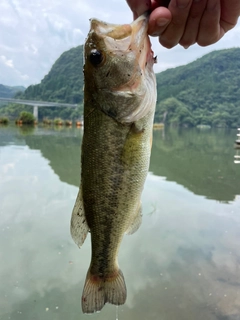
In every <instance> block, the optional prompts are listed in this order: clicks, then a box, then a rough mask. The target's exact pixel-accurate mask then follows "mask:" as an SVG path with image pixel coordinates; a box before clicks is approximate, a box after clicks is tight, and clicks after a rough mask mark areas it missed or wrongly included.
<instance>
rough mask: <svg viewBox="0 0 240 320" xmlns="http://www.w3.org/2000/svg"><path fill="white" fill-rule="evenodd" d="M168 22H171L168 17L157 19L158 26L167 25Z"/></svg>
mask: <svg viewBox="0 0 240 320" xmlns="http://www.w3.org/2000/svg"><path fill="white" fill-rule="evenodd" d="M168 22H169V20H168V19H164V18H158V19H157V20H156V24H157V26H159V27H163V26H165V25H166V24H167V23H168Z"/></svg>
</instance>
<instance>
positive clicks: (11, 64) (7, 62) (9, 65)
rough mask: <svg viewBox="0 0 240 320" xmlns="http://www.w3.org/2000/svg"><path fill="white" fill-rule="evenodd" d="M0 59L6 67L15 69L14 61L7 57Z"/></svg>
mask: <svg viewBox="0 0 240 320" xmlns="http://www.w3.org/2000/svg"><path fill="white" fill-rule="evenodd" d="M0 58H1V60H2V61H3V63H4V64H5V65H6V66H8V67H10V68H13V61H12V60H8V59H7V58H6V57H5V56H0Z"/></svg>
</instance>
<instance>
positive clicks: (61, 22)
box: [0, 0, 240, 86]
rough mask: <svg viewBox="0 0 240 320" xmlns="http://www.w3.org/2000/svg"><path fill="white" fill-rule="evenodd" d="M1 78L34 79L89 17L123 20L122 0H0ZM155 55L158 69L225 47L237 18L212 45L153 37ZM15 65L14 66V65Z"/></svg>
mask: <svg viewBox="0 0 240 320" xmlns="http://www.w3.org/2000/svg"><path fill="white" fill-rule="evenodd" d="M0 11H1V19H0V30H1V33H0V56H4V57H6V59H7V61H12V64H13V67H12V72H9V70H10V65H11V62H9V66H8V68H7V69H6V64H4V62H3V61H2V59H1V60H0V83H3V84H6V85H20V84H21V85H25V86H28V85H30V84H35V83H39V82H40V81H41V79H42V78H43V77H44V76H45V75H46V74H47V73H48V72H49V70H50V69H51V67H52V65H53V63H54V62H55V61H56V60H57V59H58V58H59V56H60V55H61V54H62V53H63V52H64V51H66V50H69V49H70V48H72V47H76V46H78V45H80V44H83V43H84V41H85V38H86V35H87V33H88V30H89V19H90V18H92V17H97V18H98V19H101V20H105V21H108V22H114V23H128V22H129V21H131V20H132V14H131V12H130V10H129V8H128V6H127V4H126V2H125V1H124V0H113V1H111V2H109V1H106V0H105V1H101V2H100V1H99V2H97V1H94V0H88V1H87V0H79V1H77V2H76V1H75V0H69V1H66V0H63V1H59V0H52V1H48V0H35V1H28V0H21V1H19V0H2V1H1V4H0ZM152 42H153V50H154V52H155V54H157V55H158V61H159V62H158V64H157V65H156V66H155V70H156V71H157V72H159V71H161V70H164V69H167V68H169V67H175V66H177V65H180V64H186V63H188V62H190V61H193V60H195V59H196V58H198V57H200V56H202V55H204V54H205V53H207V52H210V51H212V50H216V49H221V48H229V47H233V46H236V45H237V44H239V43H240V23H239V24H238V26H237V27H236V28H235V29H233V30H232V31H230V32H229V33H228V34H227V35H226V36H225V37H224V38H223V39H222V40H221V41H219V42H218V43H217V44H216V45H214V46H210V47H207V48H201V47H199V46H192V47H190V48H189V49H187V50H185V49H182V48H181V47H180V46H177V47H175V48H173V49H171V50H167V49H165V48H163V47H161V46H160V45H159V43H158V41H157V39H154V38H152ZM14 67H15V68H16V70H17V71H15V72H13V71H14Z"/></svg>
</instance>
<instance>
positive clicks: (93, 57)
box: [89, 49, 103, 66]
mask: <svg viewBox="0 0 240 320" xmlns="http://www.w3.org/2000/svg"><path fill="white" fill-rule="evenodd" d="M89 59H90V61H91V63H92V64H93V65H94V66H98V65H99V64H100V63H101V62H102V61H103V55H102V53H101V51H98V50H97V49H93V50H91V53H90V56H89Z"/></svg>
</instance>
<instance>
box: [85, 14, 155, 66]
mask: <svg viewBox="0 0 240 320" xmlns="http://www.w3.org/2000/svg"><path fill="white" fill-rule="evenodd" d="M148 19H149V14H148V13H144V14H143V15H141V16H140V17H139V18H138V19H136V20H135V21H133V22H132V23H131V24H124V25H116V24H109V23H106V22H103V21H99V20H97V19H92V20H91V29H90V32H94V33H96V34H97V35H98V36H99V37H101V38H102V39H103V40H104V43H105V46H106V49H107V50H108V51H109V52H113V53H117V52H118V51H119V52H120V51H121V52H124V51H125V52H127V51H132V52H134V54H135V57H136V60H137V61H138V64H139V66H140V67H141V69H142V70H144V69H145V67H146V65H147V64H148V63H150V64H151V66H152V65H153V63H155V59H154V57H153V51H152V50H151V43H150V40H149V37H148V35H147V30H148Z"/></svg>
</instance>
